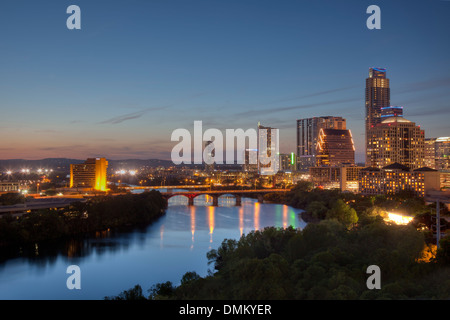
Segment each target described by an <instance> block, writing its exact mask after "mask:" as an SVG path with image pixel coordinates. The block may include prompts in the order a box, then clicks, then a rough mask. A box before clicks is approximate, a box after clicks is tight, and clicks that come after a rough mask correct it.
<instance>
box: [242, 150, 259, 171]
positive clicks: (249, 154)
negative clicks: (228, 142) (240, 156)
mask: <svg viewBox="0 0 450 320" xmlns="http://www.w3.org/2000/svg"><path fill="white" fill-rule="evenodd" d="M242 170H243V171H246V172H257V171H258V150H257V149H245V150H244V164H243V165H242Z"/></svg>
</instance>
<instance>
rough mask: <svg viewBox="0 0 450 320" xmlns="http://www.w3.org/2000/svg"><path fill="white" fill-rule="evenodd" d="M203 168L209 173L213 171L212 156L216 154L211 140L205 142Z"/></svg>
mask: <svg viewBox="0 0 450 320" xmlns="http://www.w3.org/2000/svg"><path fill="white" fill-rule="evenodd" d="M205 153H206V155H205V156H206V157H205V170H206V171H207V172H209V173H211V172H212V171H214V157H215V155H216V151H215V147H214V143H213V142H212V141H206V142H205Z"/></svg>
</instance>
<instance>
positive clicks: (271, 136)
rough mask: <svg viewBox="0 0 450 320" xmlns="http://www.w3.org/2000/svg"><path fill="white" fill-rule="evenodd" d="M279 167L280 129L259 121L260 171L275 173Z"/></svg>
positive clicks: (267, 173)
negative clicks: (264, 124)
mask: <svg viewBox="0 0 450 320" xmlns="http://www.w3.org/2000/svg"><path fill="white" fill-rule="evenodd" d="M279 167H280V166H279V136H278V129H276V128H271V127H264V126H262V125H260V124H259V123H258V173H259V174H261V175H274V174H276V173H277V172H278V170H279Z"/></svg>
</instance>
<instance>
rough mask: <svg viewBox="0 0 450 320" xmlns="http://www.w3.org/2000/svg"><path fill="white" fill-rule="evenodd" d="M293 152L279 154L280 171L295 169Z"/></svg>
mask: <svg viewBox="0 0 450 320" xmlns="http://www.w3.org/2000/svg"><path fill="white" fill-rule="evenodd" d="M295 158H296V156H295V153H293V152H291V153H281V154H280V170H281V171H296V161H295Z"/></svg>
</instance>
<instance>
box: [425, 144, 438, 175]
mask: <svg viewBox="0 0 450 320" xmlns="http://www.w3.org/2000/svg"><path fill="white" fill-rule="evenodd" d="M423 165H424V166H425V167H428V168H431V169H436V138H428V139H425V143H424V163H423Z"/></svg>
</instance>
